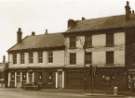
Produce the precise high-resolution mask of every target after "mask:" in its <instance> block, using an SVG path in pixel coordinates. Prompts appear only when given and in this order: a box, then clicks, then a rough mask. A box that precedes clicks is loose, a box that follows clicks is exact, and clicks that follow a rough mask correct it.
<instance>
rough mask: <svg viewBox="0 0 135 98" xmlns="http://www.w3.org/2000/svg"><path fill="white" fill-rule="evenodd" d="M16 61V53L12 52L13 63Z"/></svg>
mask: <svg viewBox="0 0 135 98" xmlns="http://www.w3.org/2000/svg"><path fill="white" fill-rule="evenodd" d="M16 63H17V54H16V53H15V54H13V64H16Z"/></svg>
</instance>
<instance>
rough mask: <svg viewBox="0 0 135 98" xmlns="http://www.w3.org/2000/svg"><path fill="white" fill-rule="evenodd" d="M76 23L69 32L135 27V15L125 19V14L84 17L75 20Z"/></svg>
mask: <svg viewBox="0 0 135 98" xmlns="http://www.w3.org/2000/svg"><path fill="white" fill-rule="evenodd" d="M75 22H76V25H75V26H74V27H73V28H70V29H68V30H67V32H78V31H94V30H103V29H115V28H128V27H132V26H134V27H135V15H131V17H130V20H126V19H125V15H118V16H110V17H102V18H95V19H84V20H77V21H75Z"/></svg>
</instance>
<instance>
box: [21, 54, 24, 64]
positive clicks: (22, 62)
mask: <svg viewBox="0 0 135 98" xmlns="http://www.w3.org/2000/svg"><path fill="white" fill-rule="evenodd" d="M20 63H21V64H24V53H21V54H20Z"/></svg>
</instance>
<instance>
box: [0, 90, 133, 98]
mask: <svg viewBox="0 0 135 98" xmlns="http://www.w3.org/2000/svg"><path fill="white" fill-rule="evenodd" d="M0 98H116V96H106V95H94V96H88V95H86V94H85V93H71V92H59V91H55V92H51V90H49V91H46V90H41V91H30V90H23V89H11V88H0ZM117 98H135V97H124V96H117Z"/></svg>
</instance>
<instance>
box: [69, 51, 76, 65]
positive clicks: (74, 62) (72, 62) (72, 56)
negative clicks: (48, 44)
mask: <svg viewBox="0 0 135 98" xmlns="http://www.w3.org/2000/svg"><path fill="white" fill-rule="evenodd" d="M70 64H76V53H70Z"/></svg>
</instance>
